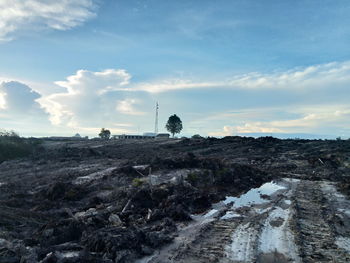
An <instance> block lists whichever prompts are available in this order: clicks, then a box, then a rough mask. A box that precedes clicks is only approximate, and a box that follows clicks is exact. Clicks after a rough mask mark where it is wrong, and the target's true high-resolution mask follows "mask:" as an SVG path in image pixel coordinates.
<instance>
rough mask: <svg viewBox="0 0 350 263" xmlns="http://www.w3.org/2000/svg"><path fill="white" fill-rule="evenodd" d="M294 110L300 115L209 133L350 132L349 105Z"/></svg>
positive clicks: (213, 134)
mask: <svg viewBox="0 0 350 263" xmlns="http://www.w3.org/2000/svg"><path fill="white" fill-rule="evenodd" d="M282 110H283V109H281V111H282ZM296 112H299V114H300V115H301V117H299V118H294V119H287V120H286V119H282V120H271V121H255V122H254V121H253V122H249V121H248V122H245V123H244V124H243V125H236V126H224V127H223V129H222V130H221V131H217V132H210V133H209V135H210V136H230V135H237V134H242V133H313V134H336V133H338V132H340V133H344V132H345V133H347V134H348V133H349V132H350V122H349V120H350V107H349V106H347V105H344V106H342V105H331V106H323V107H322V106H319V107H317V106H314V107H307V108H301V109H299V110H297V111H296ZM296 112H293V113H296ZM275 118H276V117H275ZM346 131H347V132H346Z"/></svg>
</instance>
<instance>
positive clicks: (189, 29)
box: [0, 0, 350, 137]
mask: <svg viewBox="0 0 350 263" xmlns="http://www.w3.org/2000/svg"><path fill="white" fill-rule="evenodd" d="M349 14H350V2H349V1H348V0H339V1H334V0H304V1H281V0H265V1H258V0H218V1H212V0H201V1H198V0H177V1H174V0H138V1H137V0H61V1H52V0H0V129H1V128H2V129H8V130H11V129H12V130H15V131H17V132H19V133H20V134H21V135H24V136H51V135H61V136H64V135H73V134H75V133H80V134H81V135H89V136H96V135H97V133H98V131H99V130H100V129H101V127H105V128H109V129H110V130H111V131H112V133H113V134H121V133H142V132H147V131H153V129H154V115H155V113H154V111H155V103H156V102H157V101H158V102H159V107H160V112H159V130H160V131H162V132H165V128H164V126H165V123H166V121H167V119H168V117H169V116H170V115H171V114H174V113H176V114H177V115H178V116H179V117H180V118H181V119H182V121H183V124H184V130H183V132H182V135H187V136H188V135H192V134H196V133H199V134H201V135H203V136H208V135H209V136H225V135H235V134H244V133H265V134H266V133H267V134H273V133H278V134H284V133H286V134H316V135H332V136H342V137H349V136H350V52H349V47H350V26H349V25H350V15H349Z"/></svg>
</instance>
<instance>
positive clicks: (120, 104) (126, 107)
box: [116, 99, 145, 115]
mask: <svg viewBox="0 0 350 263" xmlns="http://www.w3.org/2000/svg"><path fill="white" fill-rule="evenodd" d="M138 103H139V102H138V100H136V99H125V100H119V101H117V106H116V110H117V111H119V112H120V113H122V114H127V115H144V114H145V113H144V112H140V111H137V110H136V109H134V106H133V105H134V104H138Z"/></svg>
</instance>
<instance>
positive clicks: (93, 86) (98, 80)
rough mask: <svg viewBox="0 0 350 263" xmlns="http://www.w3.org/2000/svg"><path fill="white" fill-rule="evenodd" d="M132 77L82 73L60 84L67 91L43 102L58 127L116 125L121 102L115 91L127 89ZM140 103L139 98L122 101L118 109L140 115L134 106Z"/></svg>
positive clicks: (106, 72) (118, 72) (113, 72)
mask: <svg viewBox="0 0 350 263" xmlns="http://www.w3.org/2000/svg"><path fill="white" fill-rule="evenodd" d="M130 78H131V75H130V74H129V73H127V72H126V71H125V70H115V69H107V70H104V71H101V72H92V71H87V70H79V71H77V73H76V74H75V75H72V76H69V77H67V79H66V80H65V81H57V82H56V84H57V85H58V86H60V87H62V88H65V89H66V92H63V93H55V94H52V95H49V96H46V97H43V98H42V99H40V100H39V102H40V104H41V105H42V106H43V107H44V108H45V109H46V111H47V112H48V113H49V114H50V121H51V122H52V124H54V125H63V126H65V125H66V126H68V127H85V126H87V125H88V124H87V123H88V122H90V123H92V122H94V121H95V122H99V121H100V122H103V121H105V122H106V121H107V120H108V122H111V123H113V122H112V121H113V120H114V121H115V119H114V118H115V116H116V114H115V112H116V106H115V105H116V102H117V101H118V96H116V94H114V93H113V91H119V90H121V89H123V87H124V86H125V85H127V84H128V83H129V80H130ZM137 102H138V101H137V100H135V99H125V100H119V102H118V103H119V104H118V106H117V109H118V110H119V111H121V112H123V113H126V114H136V113H139V112H137V111H134V109H133V107H132V105H133V104H135V103H137ZM83 123H86V125H84V124H83Z"/></svg>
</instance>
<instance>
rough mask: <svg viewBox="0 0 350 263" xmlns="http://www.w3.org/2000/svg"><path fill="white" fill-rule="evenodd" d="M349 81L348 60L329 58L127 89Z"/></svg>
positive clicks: (313, 84) (295, 86) (283, 85)
mask: <svg viewBox="0 0 350 263" xmlns="http://www.w3.org/2000/svg"><path fill="white" fill-rule="evenodd" d="M349 84H350V61H346V62H333V63H327V64H320V65H314V66H309V67H305V68H298V69H293V70H289V71H285V72H277V73H270V74H262V73H257V72H253V73H249V74H245V75H238V76H234V77H232V78H227V79H225V80H218V81H205V82H201V81H193V80H190V79H176V78H173V79H168V80H160V81H153V82H145V83H139V84H136V85H134V86H133V87H132V88H128V89H127V90H130V91H133V90H134V91H135V90H136V91H137V90H138V91H140V90H142V91H146V92H150V93H160V92H167V91H172V90H184V89H203V88H207V89H211V88H224V89H250V90H254V89H260V90H261V89H279V90H280V89H291V90H305V89H320V88H329V87H338V86H343V85H349Z"/></svg>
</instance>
